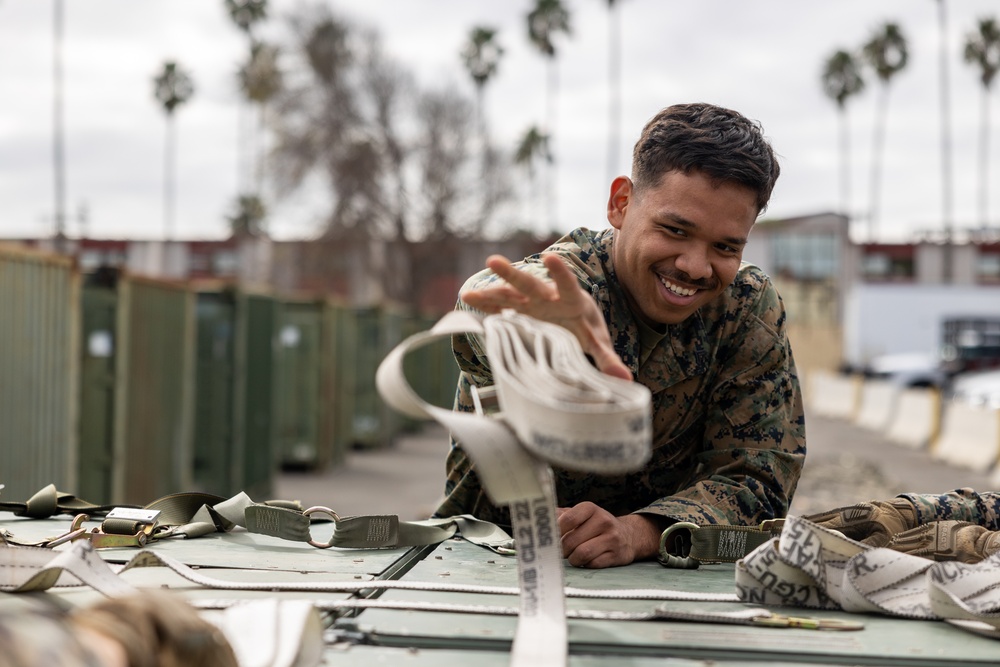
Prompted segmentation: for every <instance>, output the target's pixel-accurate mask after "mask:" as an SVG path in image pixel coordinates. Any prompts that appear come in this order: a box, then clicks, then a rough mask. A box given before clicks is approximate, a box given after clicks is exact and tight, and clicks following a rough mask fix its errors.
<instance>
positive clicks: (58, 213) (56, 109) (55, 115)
mask: <svg viewBox="0 0 1000 667" xmlns="http://www.w3.org/2000/svg"><path fill="white" fill-rule="evenodd" d="M52 10H53V15H52V19H53V20H52V31H53V38H52V51H53V53H52V56H53V58H52V60H53V69H52V76H53V93H52V166H53V168H54V169H53V172H54V179H55V182H54V184H53V185H54V191H53V194H54V198H55V201H54V215H55V220H54V222H55V250H56V252H58V253H62V252H63V251H64V250H65V249H66V248H65V243H64V240H65V237H66V157H65V151H64V150H63V145H64V139H63V69H62V43H63V0H55V2H54V4H53V6H52Z"/></svg>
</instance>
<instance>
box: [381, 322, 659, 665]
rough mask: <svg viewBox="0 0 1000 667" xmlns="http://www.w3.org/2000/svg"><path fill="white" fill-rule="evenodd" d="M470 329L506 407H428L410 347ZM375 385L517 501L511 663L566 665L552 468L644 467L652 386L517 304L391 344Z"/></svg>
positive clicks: (496, 493)
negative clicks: (601, 361) (595, 362)
mask: <svg viewBox="0 0 1000 667" xmlns="http://www.w3.org/2000/svg"><path fill="white" fill-rule="evenodd" d="M465 333H472V334H477V335H481V336H483V338H484V342H485V346H486V356H487V357H488V358H489V360H490V368H491V370H492V372H493V380H494V383H495V385H494V386H495V388H496V392H497V397H498V399H499V403H500V413H499V414H498V415H494V417H493V418H488V417H486V416H485V415H483V414H482V413H480V414H476V415H473V414H468V413H462V412H453V411H452V410H448V409H444V408H439V407H436V406H433V405H430V404H428V403H427V402H425V401H424V400H422V399H421V398H420V397H419V396H418V395H417V393H416V392H415V391H414V390H413V389H412V388H411V387H410V385H409V383H408V382H407V380H406V376H405V375H404V373H403V359H404V357H405V356H406V355H407V354H408V353H409V352H410V351H411V350H413V349H416V348H418V347H421V346H423V345H426V344H428V343H430V342H432V341H434V340H437V339H439V338H444V337H450V336H452V335H455V334H465ZM376 384H377V386H378V390H379V393H380V394H381V395H382V397H383V398H384V399H385V401H386V402H387V403H389V404H390V405H391V406H393V407H394V408H396V409H397V410H399V411H400V412H403V413H405V414H407V415H409V416H412V417H415V418H418V419H427V418H430V419H434V420H436V421H438V422H439V423H441V424H442V425H444V426H445V427H446V428H448V430H449V431H450V432H451V434H452V436H453V437H454V438H455V439H456V440H457V441H458V442H459V443H461V445H462V447H463V449H464V450H465V452H466V453H467V454H468V456H469V458H470V459H471V460H472V462H473V465H474V466H475V468H476V472H477V474H478V475H479V478H480V480H481V481H482V484H483V489H484V490H485V491H486V493H487V494H488V495H489V497H490V499H491V500H492V501H493V502H494V503H495V504H498V505H504V504H506V505H510V510H511V522H512V528H513V531H514V538H515V539H516V540H517V562H518V580H519V583H520V586H519V588H520V590H521V596H520V613H519V615H518V624H517V631H516V634H515V637H514V645H513V648H512V650H511V664H512V665H515V666H518V667H520V666H525V665H531V666H536V665H544V666H552V665H565V664H566V662H567V643H568V638H567V630H566V613H565V612H566V609H565V601H564V598H563V577H562V575H563V572H562V548H561V546H560V541H559V535H558V530H559V529H558V525H557V522H556V511H555V488H554V484H553V482H552V473H551V469H550V468H549V464H550V463H555V464H558V465H560V466H563V467H566V468H569V469H573V470H581V471H587V472H594V473H602V472H604V473H609V474H610V473H621V472H626V471H631V470H636V469H638V468H640V467H642V465H643V464H644V463H645V462H646V461H647V460H648V459H649V457H650V453H651V448H650V441H651V437H652V426H651V412H650V400H651V399H650V393H649V390H648V389H647V388H646V387H644V386H642V385H640V384H637V383H633V382H628V381H625V380H621V379H618V378H612V377H609V376H607V375H604V374H603V373H601V372H599V371H598V370H597V369H596V368H594V367H593V366H591V365H590V363H589V362H588V361H587V359H586V356H585V355H584V354H583V351H582V349H581V348H580V345H579V343H578V342H577V340H576V338H575V337H574V336H573V334H571V333H570V332H569V331H568V330H566V329H564V328H563V327H560V326H557V325H553V324H549V323H546V322H540V321H538V320H535V319H533V318H530V317H527V316H524V315H519V314H516V313H514V312H510V311H508V312H504V313H503V314H501V315H491V316H487V317H485V318H482V319H480V318H479V317H478V316H476V315H474V314H472V313H469V312H465V311H453V312H451V313H449V314H448V315H446V316H445V317H443V318H442V319H441V320H440V321H439V322H438V323H437V324H435V325H434V327H433V328H432V329H431V330H430V331H429V332H422V333H418V334H416V335H414V336H411V337H410V338H408V339H406V340H405V341H403V342H402V343H401V344H400V345H398V346H397V347H396V348H395V349H394V350H392V351H391V352H390V353H389V354H388V355H387V356H386V358H385V360H384V361H383V362H382V364H381V365H380V366H379V369H378V372H377V373H376Z"/></svg>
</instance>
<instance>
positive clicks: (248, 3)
mask: <svg viewBox="0 0 1000 667" xmlns="http://www.w3.org/2000/svg"><path fill="white" fill-rule="evenodd" d="M225 1H226V9H227V10H228V11H229V17H230V18H231V19H232V20H233V23H235V24H236V25H237V27H239V29H240V30H242V31H243V32H245V33H246V34H247V37H248V38H251V39H252V33H253V26H254V24H256V23H259V22H260V21H263V20H264V19H266V18H267V0H225Z"/></svg>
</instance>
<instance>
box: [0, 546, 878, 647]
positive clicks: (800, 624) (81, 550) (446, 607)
mask: <svg viewBox="0 0 1000 667" xmlns="http://www.w3.org/2000/svg"><path fill="white" fill-rule="evenodd" d="M139 567H165V568H168V569H170V570H171V571H173V572H174V573H176V574H177V575H179V576H181V577H182V578H184V579H186V580H187V581H190V582H192V583H195V584H198V585H200V586H204V587H206V588H211V589H218V590H239V591H274V592H330V593H333V592H337V593H361V592H362V591H371V590H374V589H380V590H410V591H436V592H449V593H472V594H482V595H518V594H519V593H520V587H516V586H482V585H475V584H451V583H441V582H422V581H398V580H395V581H392V580H378V581H357V582H348V581H313V582H289V581H273V582H260V581H257V582H238V581H231V580H224V579H216V578H214V577H211V576H208V575H206V574H204V571H203V570H196V569H194V568H191V567H189V566H187V565H185V564H184V563H181V562H180V561H178V560H176V559H173V558H171V557H170V556H167V555H166V554H163V553H161V552H155V551H150V550H143V551H139V552H137V553H136V554H135V555H134V556H133V557H132V558H131V559H130V560H129V561H128V562H127V563H125V564H124V565H121V566H116V567H115V569H112V568H113V566H111V565H109V564H108V563H106V562H105V561H103V560H102V559H101V558H99V557H98V556H97V554H96V552H95V550H94V548H93V546H92V545H91V544H90V543H88V542H78V543H76V544H74V545H73V547H72V548H71V549H70V550H69V551H63V552H53V551H51V550H48V549H37V548H31V547H9V548H0V591H2V592H7V593H28V592H40V591H44V590H49V589H51V588H55V587H65V586H78V585H80V584H81V583H82V584H84V585H87V586H89V587H91V588H93V589H94V590H96V591H98V592H100V593H103V594H104V595H106V596H109V597H117V596H122V595H130V594H134V593H136V592H138V589H136V588H134V587H133V586H132V585H131V584H129V583H128V582H126V581H125V579H123V578H122V577H121V576H120V575H121V573H123V572H125V571H127V570H130V569H133V568H139ZM564 592H565V595H566V596H567V597H571V598H585V599H592V600H597V599H603V600H647V601H655V602H659V603H663V602H665V601H702V602H735V601H737V597H736V595H733V594H728V593H692V592H689V591H674V590H669V589H656V588H640V589H586V588H571V587H568V588H566V589H565V591H564ZM189 602H190V603H191V604H192V605H194V606H196V607H198V608H201V609H228V608H231V607H235V606H238V605H241V604H243V601H236V600H233V599H231V598H230V599H224V600H211V599H196V600H189ZM258 602H264V601H258ZM281 602H294V601H281ZM299 602H301V601H299ZM278 603H279V601H272V604H278ZM313 605H314V607H315V608H316V609H319V610H324V611H325V610H338V609H371V608H378V609H407V610H413V611H429V612H450V613H472V614H494V615H507V616H512V615H516V614H518V613H519V610H518V609H517V608H514V607H507V606H501V605H468V604H454V603H444V604H439V603H432V602H421V601H405V600H317V601H315V602H313ZM566 615H567V617H568V618H575V619H595V620H617V621H655V620H661V621H687V622H700V623H727V624H738V625H759V626H766V627H776V628H804V629H818V630H858V629H861V628H862V627H863V625H862V624H861V623H855V622H844V621H839V620H836V619H816V618H803V617H795V616H785V615H782V614H775V613H772V612H770V611H768V610H765V609H759V608H757V609H739V610H735V611H704V610H698V611H678V610H676V609H672V608H670V606H668V605H663V604H661V605H659V606H657V607H656V608H654V609H653V610H651V611H641V612H624V611H608V610H586V609H571V610H567V613H566ZM271 620H273V619H271ZM245 627H246V626H244V634H245Z"/></svg>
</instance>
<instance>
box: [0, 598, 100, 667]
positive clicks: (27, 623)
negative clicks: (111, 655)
mask: <svg viewBox="0 0 1000 667" xmlns="http://www.w3.org/2000/svg"><path fill="white" fill-rule="evenodd" d="M0 665H3V666H4V667H37V666H38V665H53V666H55V665H58V666H59V667H102V665H104V662H103V661H102V660H101V659H100V657H99V656H98V655H97V653H95V652H94V651H92V650H91V649H90V648H88V647H87V646H86V645H85V643H84V641H83V640H82V639H81V638H80V637H79V636H78V635H77V634H76V633H75V630H74V628H73V626H72V625H71V624H70V622H69V620H68V618H67V617H66V615H65V614H63V613H61V612H59V611H56V610H54V609H52V608H48V609H46V608H43V607H41V606H34V605H27V606H14V605H11V606H10V608H5V609H0Z"/></svg>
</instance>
